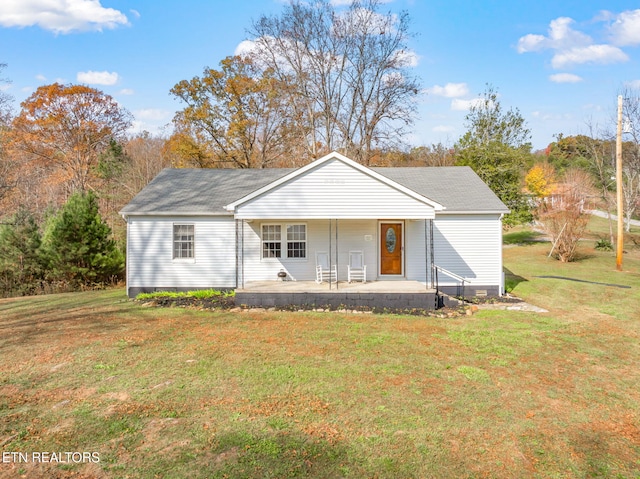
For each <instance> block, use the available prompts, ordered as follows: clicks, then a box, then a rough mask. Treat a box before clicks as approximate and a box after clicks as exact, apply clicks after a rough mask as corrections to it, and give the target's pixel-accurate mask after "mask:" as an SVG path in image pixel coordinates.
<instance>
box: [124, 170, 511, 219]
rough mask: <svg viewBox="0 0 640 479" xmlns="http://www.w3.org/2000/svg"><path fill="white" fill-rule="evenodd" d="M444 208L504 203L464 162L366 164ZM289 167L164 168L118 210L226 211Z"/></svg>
mask: <svg viewBox="0 0 640 479" xmlns="http://www.w3.org/2000/svg"><path fill="white" fill-rule="evenodd" d="M372 170H374V171H376V172H377V173H379V174H381V175H383V176H386V177H387V178H389V179H390V180H393V181H395V182H396V183H399V184H401V185H403V186H405V187H406V188H409V189H411V190H413V191H415V192H416V193H418V194H420V195H422V196H425V197H427V198H429V199H431V200H433V201H436V202H438V203H440V204H442V205H443V206H445V208H446V210H445V211H447V212H456V213H463V212H472V211H473V212H482V211H487V212H505V213H506V212H507V211H508V210H507V207H506V206H505V205H504V204H503V203H502V201H500V200H499V199H498V197H497V196H496V195H495V194H494V193H493V192H492V191H491V190H490V189H489V187H488V186H487V185H486V184H485V183H484V182H483V181H482V180H481V179H480V178H479V177H478V175H476V174H475V172H474V171H473V170H472V169H471V168H469V167H466V166H463V167H437V168H420V167H413V168H372ZM292 171H294V169H291V168H269V169H171V168H168V169H165V170H162V171H161V172H160V174H158V176H156V177H155V178H154V180H153V181H152V182H151V183H149V184H148V185H147V186H146V187H145V188H144V189H143V190H142V191H141V192H140V193H139V194H138V195H137V196H136V197H135V198H133V199H132V200H131V202H130V203H129V204H128V205H126V206H125V207H124V208H123V209H122V211H121V212H120V213H121V214H125V215H174V214H175V215H227V214H229V212H227V211H226V210H225V209H224V207H225V205H227V204H229V203H232V202H234V201H236V200H238V199H240V198H243V197H244V196H246V195H248V194H250V193H252V192H254V191H256V190H258V189H260V188H262V187H263V186H266V185H268V184H269V183H271V182H272V181H275V180H277V179H279V178H281V177H283V176H285V175H287V174H289V173H291V172H292Z"/></svg>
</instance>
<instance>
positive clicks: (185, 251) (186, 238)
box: [173, 224, 195, 259]
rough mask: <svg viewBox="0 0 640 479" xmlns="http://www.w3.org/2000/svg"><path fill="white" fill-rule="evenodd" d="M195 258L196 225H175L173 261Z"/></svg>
mask: <svg viewBox="0 0 640 479" xmlns="http://www.w3.org/2000/svg"><path fill="white" fill-rule="evenodd" d="M193 258H195V227H194V225H184V224H174V225H173V259H193Z"/></svg>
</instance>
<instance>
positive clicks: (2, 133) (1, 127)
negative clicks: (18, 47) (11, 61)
mask: <svg viewBox="0 0 640 479" xmlns="http://www.w3.org/2000/svg"><path fill="white" fill-rule="evenodd" d="M6 67H7V64H6V63H0V73H1V72H2V71H3V70H4V69H5V68H6ZM9 83H10V82H9V80H7V79H6V78H0V85H3V84H4V85H7V84H9ZM12 103H13V98H12V97H11V95H9V94H7V93H5V92H4V91H3V89H2V88H0V199H2V198H3V197H4V196H5V195H6V194H7V193H8V192H9V190H10V189H11V188H12V187H13V184H14V182H13V180H12V177H13V174H12V173H13V172H14V170H15V164H14V162H13V161H12V160H11V158H10V157H9V155H8V153H7V151H6V144H7V141H8V138H7V136H8V135H7V132H8V129H9V125H10V123H11V105H12Z"/></svg>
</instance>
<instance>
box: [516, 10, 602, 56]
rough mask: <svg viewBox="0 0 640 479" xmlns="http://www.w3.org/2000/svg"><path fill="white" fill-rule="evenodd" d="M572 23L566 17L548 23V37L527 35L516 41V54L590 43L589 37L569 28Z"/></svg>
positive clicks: (563, 48)
mask: <svg viewBox="0 0 640 479" xmlns="http://www.w3.org/2000/svg"><path fill="white" fill-rule="evenodd" d="M573 23H574V21H573V19H571V18H568V17H560V18H556V19H555V20H552V21H551V23H549V30H548V33H549V35H548V36H546V37H545V36H544V35H534V34H529V35H525V36H524V37H522V38H520V40H518V47H517V49H518V53H526V52H537V51H540V50H544V49H548V48H551V49H553V50H565V49H568V48H574V47H578V46H585V45H589V44H591V43H592V40H591V37H590V36H589V35H586V34H584V33H582V32H579V31H577V30H574V29H573V28H571V24H573Z"/></svg>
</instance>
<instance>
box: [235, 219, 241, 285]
mask: <svg viewBox="0 0 640 479" xmlns="http://www.w3.org/2000/svg"><path fill="white" fill-rule="evenodd" d="M234 223H235V229H236V285H235V289H238V281H239V278H238V275H239V274H240V273H239V269H240V257H239V256H240V252H239V248H240V245H239V244H238V240H239V239H240V237H239V235H240V233H239V232H238V219H237V218H236V219H235V221H234Z"/></svg>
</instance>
